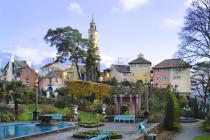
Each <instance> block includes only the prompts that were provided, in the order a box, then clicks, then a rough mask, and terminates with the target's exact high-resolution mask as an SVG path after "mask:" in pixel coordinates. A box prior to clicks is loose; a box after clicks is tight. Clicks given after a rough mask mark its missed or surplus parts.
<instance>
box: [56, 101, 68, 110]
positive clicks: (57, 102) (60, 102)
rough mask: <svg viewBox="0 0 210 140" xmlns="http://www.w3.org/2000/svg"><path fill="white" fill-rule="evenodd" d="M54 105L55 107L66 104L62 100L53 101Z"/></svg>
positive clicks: (63, 106) (62, 106)
mask: <svg viewBox="0 0 210 140" xmlns="http://www.w3.org/2000/svg"><path fill="white" fill-rule="evenodd" d="M54 105H55V107H57V108H65V107H66V104H65V102H64V101H63V100H57V101H55V103H54Z"/></svg>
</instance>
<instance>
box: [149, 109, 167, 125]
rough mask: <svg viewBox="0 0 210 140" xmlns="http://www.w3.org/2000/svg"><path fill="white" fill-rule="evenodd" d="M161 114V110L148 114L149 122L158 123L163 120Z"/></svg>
mask: <svg viewBox="0 0 210 140" xmlns="http://www.w3.org/2000/svg"><path fill="white" fill-rule="evenodd" d="M163 118H164V116H163V114H162V112H156V113H151V114H150V115H149V122H150V123H159V122H162V121H163Z"/></svg>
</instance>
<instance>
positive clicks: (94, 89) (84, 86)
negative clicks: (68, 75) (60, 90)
mask: <svg viewBox="0 0 210 140" xmlns="http://www.w3.org/2000/svg"><path fill="white" fill-rule="evenodd" d="M65 84H66V91H67V92H68V93H69V95H73V96H75V97H77V98H82V97H85V96H90V95H92V94H93V93H94V94H95V96H96V99H98V100H103V99H105V98H106V97H108V96H109V95H110V93H111V92H112V88H111V86H110V85H107V84H101V83H93V82H85V81H66V83H65Z"/></svg>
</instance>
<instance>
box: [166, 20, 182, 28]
mask: <svg viewBox="0 0 210 140" xmlns="http://www.w3.org/2000/svg"><path fill="white" fill-rule="evenodd" d="M163 24H164V25H166V26H169V27H181V26H182V24H183V21H182V20H181V19H173V18H165V19H164V20H163Z"/></svg>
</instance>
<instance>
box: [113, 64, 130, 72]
mask: <svg viewBox="0 0 210 140" xmlns="http://www.w3.org/2000/svg"><path fill="white" fill-rule="evenodd" d="M111 67H114V68H115V69H116V70H117V71H118V72H121V73H130V67H129V66H127V65H111Z"/></svg>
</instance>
